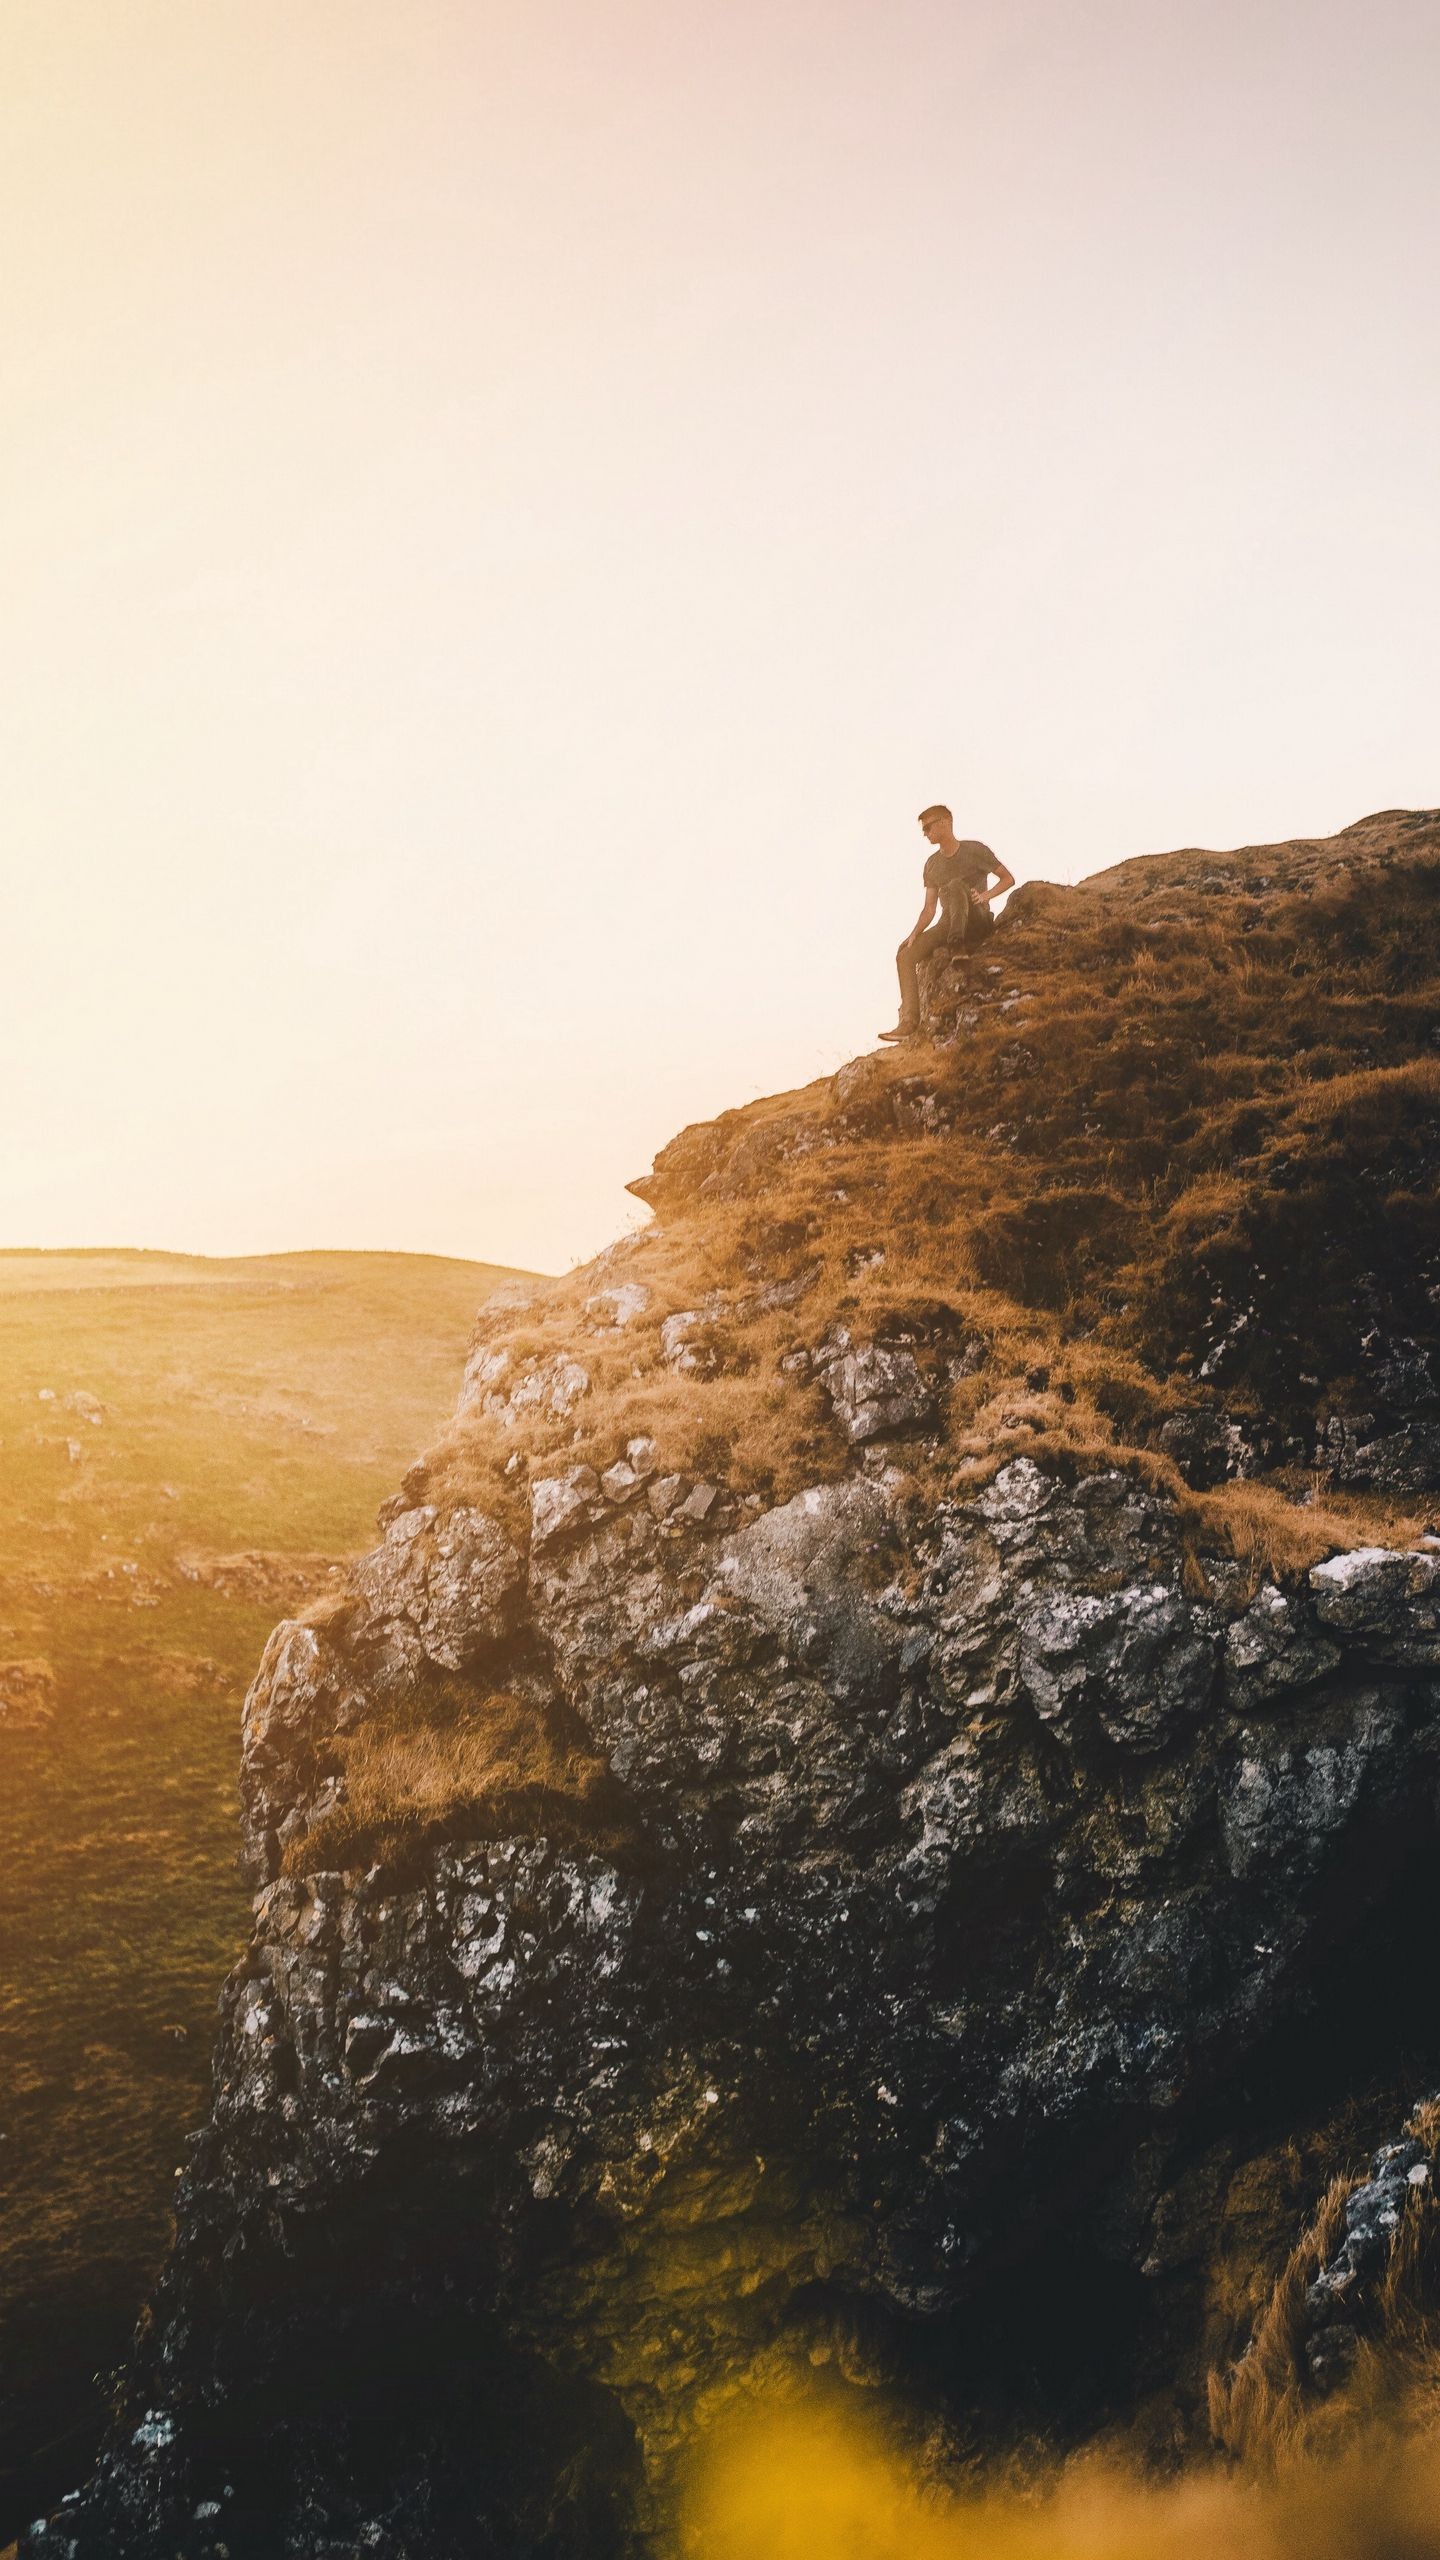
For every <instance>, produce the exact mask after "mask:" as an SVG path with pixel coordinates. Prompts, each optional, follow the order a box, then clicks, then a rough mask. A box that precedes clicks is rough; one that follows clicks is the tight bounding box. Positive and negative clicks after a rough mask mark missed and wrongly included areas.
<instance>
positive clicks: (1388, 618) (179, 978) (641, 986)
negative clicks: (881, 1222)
mask: <svg viewBox="0 0 1440 2560" xmlns="http://www.w3.org/2000/svg"><path fill="white" fill-rule="evenodd" d="M0 69H3V73H4V80H3V89H0V136H3V142H4V149H3V153H0V209H3V217H4V220H5V225H6V231H7V236H8V238H9V239H10V241H11V242H12V244H14V252H13V254H12V256H11V258H10V259H9V260H8V261H7V264H6V271H5V274H4V276H3V277H0V316H3V323H4V327H3V336H0V383H3V386H4V401H3V408H0V437H3V450H4V458H5V464H6V469H5V474H4V482H3V489H0V558H3V563H4V574H5V587H6V598H7V607H8V611H7V614H6V618H5V624H4V633H3V638H0V727H3V739H4V758H5V770H6V775H7V782H8V786H9V787H8V793H7V806H8V814H9V819H10V843H11V859H10V866H9V869H10V877H9V882H8V897H7V914H6V921H7V925H8V933H7V945H8V952H9V983H8V986H7V1002H6V1005H5V1007H4V1011H3V1016H0V1073H3V1077H4V1083H5V1090H6V1099H7V1110H6V1134H5V1142H4V1179H3V1183H0V1242H4V1243H6V1244H13V1245H14V1246H16V1247H17V1248H21V1249H32V1250H39V1249H46V1248H51V1249H55V1248H59V1249H76V1248H84V1247H86V1246H109V1247H119V1246H133V1247H138V1248H141V1249H152V1250H164V1251H179V1252H184V1251H198V1252H204V1253H207V1254H219V1255H225V1256H232V1255H247V1254H249V1255H254V1254H265V1253H272V1252H286V1251H305V1250H326V1249H344V1250H352V1251H362V1252H364V1251H375V1252H383V1251H416V1252H428V1253H439V1254H445V1255H451V1256H458V1257H462V1258H472V1259H481V1260H486V1261H492V1262H500V1263H509V1264H516V1265H526V1266H530V1267H535V1268H540V1269H547V1270H555V1269H559V1268H563V1267H564V1266H565V1265H566V1264H568V1263H570V1262H571V1261H573V1260H575V1259H577V1258H580V1257H582V1256H584V1255H586V1254H589V1253H592V1252H594V1251H596V1250H598V1249H599V1248H600V1247H601V1246H602V1245H603V1244H604V1243H605V1242H606V1241H607V1239H608V1238H609V1237H610V1236H612V1235H613V1234H615V1233H617V1232H618V1231H619V1230H620V1229H621V1228H622V1227H623V1226H624V1224H625V1223H626V1221H627V1219H628V1218H629V1217H630V1216H631V1215H632V1213H633V1212H634V1209H635V1204H633V1203H631V1202H628V1201H627V1199H626V1196H625V1194H624V1191H623V1188H622V1186H623V1184H624V1183H625V1181H626V1180H628V1179H629V1178H630V1177H631V1176H633V1175H636V1174H638V1173H640V1172H642V1171H643V1170H644V1169H645V1167H646V1165H647V1164H648V1163H649V1161H650V1158H651V1156H652V1155H653V1153H654V1151H655V1149H656V1147H657V1146H659V1145H662V1144H663V1143H664V1142H665V1140H666V1139H667V1138H668V1137H670V1136H671V1135H672V1134H673V1133H674V1131H675V1130H677V1129H678V1128H679V1127H681V1126H682V1125H683V1124H684V1123H686V1122H687V1121H689V1120H693V1119H696V1118H699V1117H703V1116H706V1115H708V1114H711V1113H713V1112H715V1111H718V1110H722V1109H724V1108H726V1107H728V1106H729V1105H731V1104H733V1103H736V1102H739V1101H743V1100H745V1099H747V1098H749V1097H750V1096H752V1095H754V1094H755V1093H759V1092H767V1091H773V1090H776V1089H782V1088H785V1087H787V1086H791V1085H794V1084H798V1083H803V1082H805V1081H806V1080H808V1079H809V1078H810V1077H812V1076H814V1075H817V1074H820V1073H823V1072H825V1071H827V1070H829V1069H832V1068H833V1067H834V1066H836V1065H837V1064H839V1063H840V1062H841V1061H842V1060H843V1059H844V1058H846V1057H849V1056H852V1055H854V1054H855V1053H856V1052H857V1051H858V1050H861V1049H865V1048H868V1047H869V1046H871V1045H872V1043H873V1039H874V1035H875V1032H876V1030H877V1029H878V1027H879V1025H880V1024H881V1023H882V1022H884V1021H885V1020H887V1019H888V1018H893V1011H894V1001H895V996H894V983H893V970H892V967H891V953H892V952H893V949H894V945H895V942H896V940H897V939H898V937H899V935H900V934H901V932H903V931H904V930H905V929H906V928H907V927H908V925H909V924H910V923H911V922H912V921H913V918H914V914H915V910H916V906H917V904H918V875H919V868H920V860H921V856H922V854H923V846H922V845H921V842H920V839H919V835H918V831H917V829H916V827H915V823H914V812H915V811H916V810H917V809H918V808H920V807H921V806H922V805H923V804H924V803H926V802H927V801H930V800H933V799H935V798H937V797H938V798H942V799H946V800H948V801H950V802H951V803H952V804H953V806H954V808H955V811H956V816H957V821H958V823H959V825H960V827H961V830H962V832H964V833H975V834H978V835H980V836H982V837H984V838H985V839H986V840H987V841H989V842H990V843H991V844H992V845H994V847H995V848H996V850H997V851H998V852H999V853H1000V854H1001V855H1002V856H1003V858H1004V859H1005V860H1006V862H1007V863H1008V864H1009V865H1010V867H1011V868H1012V869H1013V870H1014V871H1015V872H1016V874H1017V875H1018V876H1019V877H1020V878H1021V879H1022V880H1023V879H1026V878H1030V877H1035V876H1043V877H1049V878H1052V879H1073V878H1075V877H1078V876H1081V875H1083V874H1084V873H1087V872H1090V871H1093V870H1096V869H1099V868H1102V867H1104V866H1106V865H1107V864H1109V863H1112V862H1115V861H1119V860H1122V859H1125V858H1126V857H1128V856H1130V855H1134V854H1139V853H1149V852H1158V851H1161V850H1164V849H1166V848H1168V847H1172V846H1177V845H1183V844H1206V845H1211V846H1215V847H1217V848H1219V847H1225V846H1229V845H1235V844H1240V843H1245V842H1252V843H1253V842H1264V841H1268V840H1272V839H1276V838H1282V837H1287V836H1293V835H1297V834H1308V835H1329V834H1332V833H1334V832H1335V831H1337V830H1338V829H1340V828H1341V827H1343V826H1345V825H1347V824H1349V823H1351V822H1352V821H1354V820H1356V819H1359V818H1361V817H1363V816H1364V815H1366V814H1368V813H1369V812H1370V811H1372V810H1376V809H1383V808H1386V807H1391V806H1401V805H1406V806H1421V807H1428V806H1432V805H1434V804H1435V802H1436V801H1437V800H1440V762H1437V756H1436V743H1435V715H1434V703H1435V701H1436V698H1437V692H1440V640H1437V636H1436V627H1435V616H1434V610H1433V601H1432V599H1433V594H1434V588H1435V570H1436V567H1437V554H1440V508H1437V503H1436V471H1435V462H1434V442H1435V437H1434V421H1435V418H1436V417H1437V415H1440V332H1437V330H1436V326H1435V293H1436V278H1437V273H1440V256H1437V252H1440V210H1437V204H1436V196H1435V189H1434V185H1433V177H1432V174H1431V172H1432V168H1433V130H1434V122H1435V110H1436V105H1437V102H1440V100H1437V92H1440V21H1437V18H1436V15H1435V12H1434V10H1433V8H1431V7H1429V6H1428V5H1421V0H1380V4H1379V5H1378V6H1377V7H1375V8H1373V9H1370V10H1368V11H1366V12H1365V13H1363V15H1362V13H1361V12H1360V11H1359V10H1358V9H1357V8H1356V7H1354V6H1353V5H1349V0H1345V4H1344V5H1342V0H1315V5H1312V6H1310V7H1309V8H1306V9H1298V10H1297V9H1296V8H1295V7H1293V6H1291V5H1286V4H1285V0H1257V5H1253V6H1241V5H1240V0H1209V4H1207V5H1201V0H1179V5H1177V6H1176V7H1174V8H1173V9H1169V10H1166V11H1163V12H1160V11H1156V10H1154V9H1153V8H1149V7H1146V6H1144V5H1142V0H1093V5H1086V6H1082V7H1079V8H1077V7H1075V6H1074V5H1073V0H1010V5H1007V6H1005V7H1000V6H998V5H996V0H984V5H981V0H968V5H967V0H960V5H955V0H943V5H942V0H897V5H896V6H895V7H893V8H892V9H890V10H889V11H887V12H885V13H884V14H883V17H882V15H881V13H879V12H876V11H874V10H873V9H870V8H868V7H865V6H862V5H861V0H799V5H797V6H796V7H794V8H792V9H790V10H787V11H784V12H778V11H775V10H773V9H771V8H769V7H763V6H761V5H760V0H737V5H736V6H735V7H734V8H733V9H732V10H730V11H729V12H727V13H726V14H725V16H724V17H723V19H722V18H719V17H717V16H716V15H715V14H714V13H708V12H701V11H699V10H698V9H696V8H693V7H686V6H680V7H675V6H673V5H671V6H661V5H660V0H591V5H589V6H586V7H581V6H579V5H575V0H570V5H564V0H528V5H524V6H522V5H521V0H489V5H484V0H407V5H406V7H405V8H404V10H403V11H402V10H401V9H399V8H398V7H396V6H394V5H393V0H284V5H281V0H209V5H207V7H206V8H205V9H204V10H203V11H196V10H193V9H191V8H189V7H187V6H185V5H184V0H132V5H131V6H130V7H128V8H127V9H126V10H125V11H124V12H123V13H121V12H116V11H115V10H113V9H112V8H109V7H107V6H106V5H104V0H43V5H42V0H11V6H10V7H9V8H8V9H7V11H6V12H5V15H4V18H3V21H0Z"/></svg>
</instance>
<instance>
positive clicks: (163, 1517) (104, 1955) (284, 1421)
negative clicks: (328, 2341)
mask: <svg viewBox="0 0 1440 2560" xmlns="http://www.w3.org/2000/svg"><path fill="white" fill-rule="evenodd" d="M508 1276H510V1275H509V1274H508V1273H506V1272H504V1271H502V1270H501V1269H499V1268H498V1267H496V1266H493V1265H489V1264H484V1263H474V1262H458V1261H448V1260H442V1259H440V1258H438V1257H431V1256H425V1255H415V1254H359V1253H304V1254H284V1255H273V1256H266V1257H264V1258H262V1259H256V1260H251V1261H237V1262H220V1261H209V1260H204V1259H201V1258H199V1257H193V1256H187V1255H177V1254H162V1253H129V1252H94V1253H21V1252H11V1253H0V1943H3V1945H4V1947H5V1950H6V1963H5V1967H4V1975H3V1982H0V2175H3V2179H4V2185H5V2189H6V2192H7V2199H8V2201H7V2209H6V2212H5V2216H4V2221H3V2226H0V2368H3V2370H4V2372H5V2374H6V2377H7V2381H6V2390H5V2399H4V2405H3V2409H0V2480H3V2488H0V2539H3V2537H4V2532H5V2531H6V2530H13V2529H14V2525H15V2523H16V2522H18V2521H20V2520H22V2519H23V2518H24V2516H25V2515H27V2514H28V2513H29V2512H31V2511H32V2507H33V2506H34V2503H35V2502H36V2501H37V2500H41V2501H43V2497H44V2495H45V2494H46V2488H47V2484H48V2483H49V2481H50V2479H51V2477H52V2473H53V2476H54V2477H55V2478H58V2477H59V2474H60V2473H61V2472H63V2473H64V2474H65V2477H66V2478H68V2477H70V2476H71V2475H72V2474H73V2473H74V2472H75V2469H76V2460H77V2455H79V2454H81V2453H83V2450H84V2447H85V2443H86V2440H87V2437H88V2435H89V2434H90V2433H91V2432H92V2431H93V2429H94V2428H95V2426H96V2425H97V2423H98V2421H99V2417H100V2414H101V2407H102V2401H101V2394H100V2392H99V2391H98V2390H97V2389H96V2387H95V2383H94V2380H93V2378H92V2377H93V2376H94V2374H95V2371H96V2368H97V2367H102V2368H103V2366H105V2365H106V2364H107V2363H108V2362H110V2361H112V2360H113V2359H115V2358H116V2357H118V2356H119V2355H120V2353H121V2352H122V2350H123V2348H124V2345H125V2341H126V2337H127V2334H128V2331H129V2328H130V2325H131V2323H132V2321H133V2319H134V2317H135V2314H136V2311H137V2309H138V2306H139V2302H140V2299H141V2295H142V2292H143V2289H144V2286H145V2283H146V2280H147V2278H148V2276H149V2274H150V2272H151V2270H152V2268H153V2266H154V2263H155V2260H156V2258H157V2256H158V2253H159V2251H160V2249H161V2247H162V2245H163V2242H164V2238H165V2230H166V2218H167V2200H168V2193H169V2188H170V2184H171V2181H172V2176H173V2171H174V2168H175V2166H176V2164H177V2162H178V2161H179V2158H180V2156H181V2149H182V2145H183V2140H184V2135H185V2132H186V2130H187V2128H188V2127H189V2126H190V2125H191V2124H192V2123H193V2122H194V2121H195V2120H196V2118H197V2116H198V2114H199V2113H200V2111H201V2108H202V2105H203V2100H204V2094H205V2088H206V2082H207V2076H208V2057H209V2046H210V2035H211V2022H212V2017H213V2012H214V2004H215V1997H216V1990H217V1986H218V1984H219V1982H220V1980H221V1978H222V1976H223V1974H224V1972H225V1970H226V1967H227V1966H228V1964H229V1963H230V1961H231V1958H232V1956H233V1954H234V1952H235V1949H236V1947H237V1945H238V1944H239V1942H240V1939H241V1937H242V1934H243V1924H244V1920H245V1916H246V1911H245V1902H244V1897H243V1894H242V1891H241V1888H240V1886H239V1884H238V1881H237V1879H236V1875H235V1865H234V1854H235V1836H236V1833H235V1800H234V1778H235V1770H236V1761H237V1754H238V1722H239V1711H240V1701H241V1699H242V1697H243V1695H244V1692H245V1688H246V1685H247V1683H248V1681H249V1679H250V1677H251V1675H252V1673H253V1671H254V1668H255V1665H256V1662H257V1660H258V1658H259V1654H260V1649H261V1646H262V1644H263V1643H264V1640H265V1637H266V1635H267V1633H268V1631H269V1629H270V1627H271V1626H272V1625H273V1623H274V1621H275V1619H276V1617H277V1616H279V1615H282V1614H283V1613H284V1611H285V1610H286V1609H287V1608H288V1607H291V1606H294V1605H296V1604H297V1603H298V1602H299V1601H301V1600H302V1599H304V1598H307V1597H309V1596H311V1595H312V1594H313V1593H315V1592H316V1591H317V1590H323V1589H324V1587H325V1583H326V1580H327V1578H328V1574H329V1570H330V1566H331V1564H332V1562H333V1561H334V1560H337V1559H339V1558H340V1557H342V1556H344V1555H346V1554H347V1553H350V1552H352V1551H353V1550H354V1549H355V1548H357V1547H359V1546H363V1545H364V1544H366V1543H367V1542H368V1540H369V1538H370V1535H371V1530H372V1523H373V1514H374V1510H375V1506H376V1504H377V1503H378V1502H379V1501H380V1500H381V1499H382V1498H383V1497H384V1496H385V1495H386V1494H387V1493H389V1492H391V1491H392V1490H393V1488H394V1485H395V1483H396V1480H397V1477H398V1476H399V1475H400V1474H401V1473H402V1472H403V1470H404V1468H405V1466H406V1465H407V1464H408V1462H409V1461H410V1459H411V1458H412V1457H413V1455H414V1453H415V1452H416V1450H417V1449H419V1448H420V1447H422V1446H423V1445H424V1443H425V1442H426V1441H428V1440H430V1439H432V1438H433V1437H434V1434H435V1430H436V1426H437V1424H439V1423H440V1422H441V1420H442V1418H443V1417H444V1416H445V1415H446V1413H447V1412H448V1411H449V1409H450V1407H451V1406H452V1405H453V1402H454V1398H455V1394H456V1390H457V1386H458V1382H459V1376H460V1369H461V1364H462V1361H463V1357H464V1351H465V1344H466V1339H467V1336H468V1333H469V1330H470V1326H471V1322H472V1319H473V1316H474V1312H475V1308H476V1306H477V1304H478V1303H479V1301H480V1300H481V1299H482V1298H483V1297H484V1296H485V1295H486V1294H487V1292H488V1291H489V1290H490V1288H491V1287H493V1286H494V1285H495V1284H496V1283H497V1282H498V1281H499V1280H501V1279H503V1278H506V1277H508Z"/></svg>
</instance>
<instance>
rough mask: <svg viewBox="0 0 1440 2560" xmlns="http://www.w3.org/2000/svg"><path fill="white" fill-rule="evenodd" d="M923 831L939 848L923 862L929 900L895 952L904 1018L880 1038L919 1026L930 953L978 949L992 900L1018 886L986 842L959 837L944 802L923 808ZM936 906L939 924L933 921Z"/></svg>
mask: <svg viewBox="0 0 1440 2560" xmlns="http://www.w3.org/2000/svg"><path fill="white" fill-rule="evenodd" d="M920 831H921V833H922V835H924V836H926V837H928V839H929V841H930V843H931V844H932V845H933V846H934V848H935V849H934V851H933V853H932V854H931V855H930V858H929V860H928V861H927V863H926V865H925V904H924V906H923V907H922V908H921V910H920V914H919V918H918V920H917V922H916V923H915V924H914V925H913V926H912V927H911V930H910V931H909V933H907V934H906V936H905V939H904V941H903V942H902V943H901V945H900V948H899V950H898V951H897V952H896V954H895V966H896V968H897V969H898V970H899V972H900V1019H899V1021H898V1022H897V1023H896V1025H895V1028H894V1030H893V1031H882V1032H881V1034H880V1037H881V1039H882V1040H908V1039H909V1038H910V1037H911V1035H912V1033H913V1032H916V1031H918V1030H919V1028H920V980H919V968H920V963H921V961H922V960H925V959H928V958H929V956H930V953H931V952H932V951H976V950H978V949H979V947H980V945H981V943H982V942H983V941H984V940H985V939H986V936H987V935H988V934H992V933H993V932H994V930H995V918H994V917H993V915H992V914H991V912H990V908H991V905H992V902H993V901H994V900H995V899H996V898H998V897H1001V896H1003V894H1004V892H1005V891H1006V890H1007V889H1013V888H1014V886H1015V875H1014V873H1013V872H1011V871H1007V870H1006V868H1005V865H1004V863H1003V862H999V861H997V860H996V858H995V855H994V854H993V853H992V852H991V850H990V847H989V846H988V844H980V843H978V842H977V841H976V839H975V838H974V837H973V836H957V835H956V833H955V821H954V819H953V818H952V816H951V814H950V811H949V810H948V809H947V808H945V806H944V805H943V803H942V802H940V801H938V800H937V801H936V803H935V805H934V807H933V808H930V809H922V810H921V812H920ZM992 880H993V882H994V884H995V885H994V887H993V888H992V887H991V886H990V885H989V884H990V882H991V881H992ZM937 905H938V907H939V909H940V921H939V923H938V924H936V923H934V922H933V921H932V919H933V917H934V914H935V909H936V907H937Z"/></svg>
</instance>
